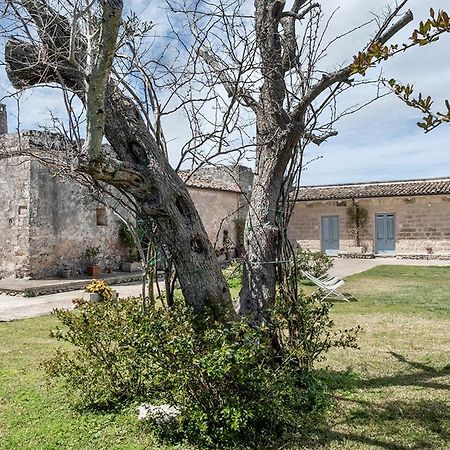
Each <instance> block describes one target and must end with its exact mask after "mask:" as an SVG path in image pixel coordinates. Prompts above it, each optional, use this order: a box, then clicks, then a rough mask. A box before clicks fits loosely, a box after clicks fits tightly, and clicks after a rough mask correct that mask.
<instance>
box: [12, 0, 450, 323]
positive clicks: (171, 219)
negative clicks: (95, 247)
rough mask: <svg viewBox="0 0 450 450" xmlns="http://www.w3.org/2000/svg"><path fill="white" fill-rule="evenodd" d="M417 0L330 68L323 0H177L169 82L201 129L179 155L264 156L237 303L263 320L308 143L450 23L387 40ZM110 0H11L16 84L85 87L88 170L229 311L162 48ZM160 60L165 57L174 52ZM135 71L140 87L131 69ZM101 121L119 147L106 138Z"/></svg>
mask: <svg viewBox="0 0 450 450" xmlns="http://www.w3.org/2000/svg"><path fill="white" fill-rule="evenodd" d="M407 1H408V0H404V1H402V2H401V3H399V4H397V5H396V6H395V7H393V8H391V9H389V11H388V12H387V13H386V14H385V15H384V16H382V17H378V18H376V20H375V23H376V25H377V29H376V32H375V35H374V36H372V37H368V39H367V42H366V44H364V45H363V48H362V49H361V51H360V52H359V54H358V55H356V56H355V57H353V58H352V57H351V55H349V57H350V59H351V61H352V62H351V63H349V64H342V65H341V67H340V68H339V69H337V70H333V71H330V70H327V69H324V64H323V61H324V60H326V57H327V54H328V52H329V51H330V48H331V46H332V45H336V43H337V42H338V41H339V39H340V38H341V37H342V35H341V36H338V37H336V38H335V39H333V40H332V41H331V42H324V40H325V34H326V31H327V30H328V27H329V24H330V22H329V21H326V20H325V21H324V18H323V15H322V13H321V6H320V3H319V2H313V1H311V0H293V1H292V2H291V5H290V7H289V8H288V7H287V5H286V1H285V0H255V1H254V4H253V6H252V5H251V3H250V2H249V1H244V0H229V1H226V0H219V1H217V2H201V1H200V2H192V1H187V0H186V1H178V2H177V1H170V2H169V1H167V4H168V6H169V8H170V9H171V10H172V11H173V12H178V13H183V14H184V17H187V18H189V24H190V34H189V36H188V37H186V36H181V35H180V34H179V33H180V31H179V30H177V28H176V27H174V28H173V32H174V34H175V36H177V37H179V46H180V47H181V49H177V50H176V51H177V52H178V55H179V58H175V60H176V61H177V64H178V63H179V60H180V59H183V58H185V59H186V61H187V62H185V64H178V66H172V67H171V71H170V77H169V78H171V80H168V79H167V78H165V77H164V76H162V77H161V78H159V79H158V80H159V87H162V88H165V89H167V92H170V94H169V98H170V100H172V101H173V104H174V105H175V106H174V107H173V108H172V111H175V110H184V111H185V112H186V113H187V114H188V115H189V117H190V119H191V120H190V125H191V131H192V139H190V140H189V142H188V143H187V144H186V145H185V146H184V147H183V148H182V149H181V155H182V159H181V162H180V166H181V164H182V163H183V162H184V163H187V162H189V163H191V165H192V166H199V165H202V164H208V163H211V162H214V161H217V160H220V159H222V160H223V159H224V158H231V157H232V156H231V155H232V154H234V155H235V156H234V158H235V161H236V162H237V161H239V160H240V159H241V158H243V157H246V156H247V155H248V154H249V152H250V153H251V155H252V156H254V159H255V177H254V183H253V188H252V195H251V199H249V212H248V217H247V222H246V228H245V236H244V245H245V251H246V252H245V259H244V264H245V270H244V280H243V287H242V290H241V293H240V296H239V301H238V304H237V311H238V313H239V314H242V315H246V316H248V317H250V318H251V319H252V320H253V321H254V322H255V323H259V322H260V321H261V320H263V319H264V316H265V311H266V310H267V308H268V307H270V306H271V305H272V304H273V302H274V299H275V292H276V281H277V273H278V274H283V273H284V274H285V275H286V270H285V269H284V268H283V266H282V264H283V261H284V260H285V259H286V258H290V254H289V252H290V250H291V248H290V244H289V242H288V240H287V238H286V229H287V226H288V223H289V215H290V211H291V210H292V204H293V203H292V202H291V201H290V198H291V197H290V196H291V188H292V186H293V185H294V184H296V183H297V182H298V179H299V174H300V171H301V168H302V166H303V151H304V149H305V148H306V147H307V146H308V145H310V144H311V143H314V144H316V145H320V144H321V143H322V142H324V141H325V140H326V139H328V138H330V137H332V136H335V135H336V134H337V132H336V130H335V129H334V124H335V122H336V121H337V120H338V119H339V118H340V117H342V116H344V115H347V114H351V113H353V112H356V111H358V110H359V109H361V107H362V105H359V106H355V107H354V108H351V109H349V110H344V111H339V110H338V108H337V106H336V105H337V100H338V98H339V96H340V95H341V94H342V93H344V92H345V91H347V90H348V89H352V88H356V87H357V86H359V85H361V84H367V83H374V84H375V85H376V86H379V85H380V84H382V83H384V82H386V80H384V79H383V78H382V77H376V79H375V80H366V79H365V78H363V76H364V75H365V73H366V71H368V70H369V69H370V68H372V67H373V66H374V65H376V64H377V63H378V62H380V61H382V60H384V59H387V58H389V57H392V56H394V55H395V54H397V53H399V52H401V51H404V50H406V49H407V48H409V47H411V46H414V45H423V44H424V43H431V42H434V41H435V40H436V37H438V35H439V34H441V33H443V32H447V31H449V29H450V27H449V26H448V23H446V22H445V20H444V19H445V16H443V15H442V14H441V12H439V15H438V17H437V18H436V19H435V18H433V22H430V24H429V25H427V26H426V27H425V28H426V29H425V28H423V26H422V25H421V26H420V27H419V29H418V30H415V31H414V32H413V34H412V40H411V42H410V43H409V44H407V45H405V46H401V47H398V46H395V45H392V46H389V47H388V46H387V42H388V41H389V40H391V39H392V38H393V37H394V36H395V35H396V34H397V33H398V31H400V30H401V29H403V28H404V27H405V26H406V25H407V24H408V23H409V22H411V21H412V19H413V16H412V13H411V11H406V12H402V11H403V10H404V8H405V7H406V4H407ZM99 4H100V8H97V7H96V3H95V2H87V1H86V2H85V1H75V2H71V1H69V0H59V1H56V2H55V3H54V4H53V3H51V4H50V2H49V1H47V0H12V1H11V2H9V3H8V7H10V8H11V11H10V14H11V17H12V18H13V23H14V26H15V27H16V29H20V30H22V33H23V35H22V36H21V37H19V38H17V37H16V38H12V39H10V40H9V41H8V42H7V45H6V55H5V60H6V62H7V73H8V76H9V78H10V80H11V81H12V83H13V85H14V86H15V87H16V88H18V89H26V88H29V87H32V86H36V85H39V84H42V83H56V84H58V85H60V86H62V87H63V88H64V89H66V90H68V91H71V92H74V93H76V95H78V97H79V98H80V99H81V100H82V101H83V102H84V104H85V107H86V110H87V124H88V127H87V128H88V139H87V142H86V144H85V145H84V147H83V148H82V149H81V155H79V156H81V158H80V159H79V161H80V163H79V166H78V170H79V171H81V172H83V173H85V174H87V175H89V176H90V177H92V179H94V180H95V181H96V182H100V183H106V184H109V185H111V186H114V187H115V188H117V189H118V190H119V191H120V192H122V193H123V194H124V195H126V196H128V197H129V198H130V199H131V201H133V202H134V203H135V204H136V205H138V207H139V214H140V216H141V218H142V220H144V221H145V220H152V221H154V222H155V223H156V224H157V229H158V232H159V234H160V238H161V241H162V243H163V245H164V246H165V247H167V249H168V250H169V252H170V254H171V257H172V258H173V261H174V264H175V267H176V270H177V273H178V276H179V279H180V283H181V286H182V289H183V292H184V295H185V298H186V301H187V302H188V303H189V304H191V305H193V306H194V307H196V308H197V310H202V309H204V308H205V307H207V306H210V307H213V309H214V310H215V311H218V310H219V309H220V308H222V307H224V308H226V309H227V310H228V311H229V312H230V313H231V306H230V305H231V302H230V296H229V291H228V289H227V287H226V284H225V281H224V279H223V277H222V275H221V272H220V269H219V266H218V264H217V261H216V259H215V257H214V254H213V249H212V246H211V244H210V243H209V241H208V239H207V236H206V233H205V230H204V228H203V226H202V224H201V221H200V219H199V216H198V213H197V211H196V210H195V207H194V205H193V203H192V200H191V199H190V197H189V195H188V193H187V190H186V187H185V185H184V183H183V182H182V181H181V179H180V178H179V177H178V176H177V174H176V172H175V171H174V170H173V169H172V168H171V167H170V165H169V162H168V159H167V149H166V141H165V137H164V133H163V131H162V127H161V121H160V118H161V115H162V114H164V113H163V112H162V108H161V105H160V103H159V102H158V99H157V97H156V95H155V85H156V82H155V80H156V78H157V77H156V76H155V74H152V73H150V71H149V70H148V67H149V66H148V61H149V60H151V59H152V58H151V57H150V58H149V57H148V55H146V50H145V48H144V47H143V45H142V43H143V41H141V42H140V44H139V45H137V44H136V42H137V41H138V42H139V36H140V31H139V30H140V26H141V25H139V21H137V20H136V19H133V20H131V21H130V20H129V21H127V22H125V24H124V25H123V27H122V32H120V30H118V22H117V17H118V13H119V10H120V8H121V6H122V5H121V2H120V1H118V0H117V1H114V0H109V1H106V0H104V1H100V2H99ZM52 5H53V6H52ZM55 5H56V6H55ZM447 19H448V17H447ZM427 23H428V22H427ZM365 25H367V24H362V25H361V26H360V27H357V29H360V28H362V27H364V26H365ZM144 28H145V25H144ZM144 31H145V30H144ZM352 31H354V30H349V32H348V33H351V32H352ZM116 34H118V38H117V40H116V41H115V40H114V36H115V35H116ZM130 36H131V39H130ZM113 41H115V42H116V45H115V46H113V45H111V43H112V42H113ZM425 41H426V42H425ZM114 53H115V56H116V58H115V60H113V56H114ZM124 55H125V56H124ZM146 56H147V58H146ZM159 63H160V66H161V67H163V68H164V69H167V68H168V64H167V63H165V62H164V61H163V60H160V61H159ZM109 68H111V70H112V72H111V75H109ZM134 76H137V77H138V79H139V83H140V88H139V89H136V88H135V86H133V84H132V83H130V82H129V80H130V77H134ZM390 86H393V87H394V89H396V90H397V91H398V94H399V95H401V96H402V94H404V93H405V91H404V90H402V86H401V85H399V84H398V83H396V82H395V81H394V82H393V83H391V84H390ZM408 92H409V91H408ZM382 95H384V94H381V93H380V92H378V93H377V94H376V95H375V97H376V98H378V97H381V96H382ZM403 97H404V96H403ZM420 100H421V101H422V99H420ZM406 101H410V99H408V98H407V99H406ZM103 102H104V108H102V104H103ZM210 102H213V103H212V104H211V103H210ZM149 105H150V106H149ZM413 106H415V107H419V108H422V109H421V110H422V111H425V110H424V108H425V109H426V107H427V105H425V106H424V105H423V104H422V103H420V102H419V101H417V102H416V103H415V104H414V105H413ZM149 112H151V113H152V114H153V115H154V117H155V118H156V122H155V124H153V123H152V121H151V120H150V119H149ZM103 128H104V134H105V136H106V137H107V139H108V140H109V142H110V143H111V145H112V146H113V149H114V152H115V155H114V156H110V155H105V154H104V153H103V152H102V151H101V149H100V148H99V145H100V143H101V136H102V134H103ZM237 142H239V145H237ZM252 152H253V153H252ZM236 155H237V156H236ZM292 286H293V285H292ZM292 288H293V289H294V290H295V289H296V287H295V286H293V287H292Z"/></svg>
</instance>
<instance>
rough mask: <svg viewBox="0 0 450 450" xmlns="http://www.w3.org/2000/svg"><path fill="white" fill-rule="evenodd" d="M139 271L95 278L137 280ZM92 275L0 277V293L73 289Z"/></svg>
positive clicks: (30, 293)
mask: <svg viewBox="0 0 450 450" xmlns="http://www.w3.org/2000/svg"><path fill="white" fill-rule="evenodd" d="M141 277H142V275H141V273H140V272H113V273H105V274H103V273H102V274H100V275H99V276H98V277H97V278H98V279H100V280H106V281H107V282H108V284H111V285H115V284H123V283H128V282H137V281H139V280H140V279H141ZM92 279H93V277H89V276H87V275H84V276H77V277H72V278H55V279H43V280H27V279H22V278H3V279H0V293H4V294H19V295H24V296H30V297H34V296H36V295H42V294H55V293H57V292H67V291H75V290H78V289H82V288H84V286H86V284H88V283H90V282H91V281H92Z"/></svg>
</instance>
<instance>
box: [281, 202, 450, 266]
mask: <svg viewBox="0 0 450 450" xmlns="http://www.w3.org/2000/svg"><path fill="white" fill-rule="evenodd" d="M449 199H450V196H449V195H421V196H416V197H385V198H371V199H359V200H357V203H358V204H359V205H360V206H361V207H363V208H365V209H366V210H367V212H368V214H367V222H366V224H365V226H364V227H363V229H362V230H361V232H360V240H361V246H362V247H363V249H364V251H365V252H367V253H374V252H375V217H376V214H380V213H393V214H395V228H396V229H395V239H396V248H395V253H396V254H398V255H399V256H400V255H401V257H410V256H414V255H415V256H416V257H421V256H422V255H423V256H425V255H433V256H430V257H433V258H438V257H439V256H442V257H445V256H446V255H450V201H449ZM351 202H352V201H351V200H349V199H347V200H345V199H343V200H340V201H336V200H320V201H319V200H316V201H309V202H307V201H299V202H297V204H296V206H295V208H294V213H293V217H292V220H291V224H290V227H289V236H290V239H291V240H293V241H296V242H298V243H299V245H300V246H301V247H302V248H309V249H311V250H318V251H320V250H321V234H320V221H321V217H322V216H325V215H337V216H339V241H340V242H339V251H340V252H342V253H349V252H350V251H351V248H352V247H354V246H355V241H354V238H353V237H352V235H351V233H349V218H348V215H347V207H348V206H350V205H351Z"/></svg>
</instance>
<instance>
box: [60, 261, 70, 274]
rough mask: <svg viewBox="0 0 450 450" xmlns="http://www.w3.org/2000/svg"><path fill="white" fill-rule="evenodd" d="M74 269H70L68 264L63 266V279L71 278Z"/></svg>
mask: <svg viewBox="0 0 450 450" xmlns="http://www.w3.org/2000/svg"><path fill="white" fill-rule="evenodd" d="M71 272H72V269H71V268H70V266H69V265H68V264H65V263H64V264H63V265H62V269H61V277H62V278H70V275H71Z"/></svg>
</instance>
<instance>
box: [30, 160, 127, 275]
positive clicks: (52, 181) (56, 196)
mask: <svg viewBox="0 0 450 450" xmlns="http://www.w3.org/2000/svg"><path fill="white" fill-rule="evenodd" d="M30 199H31V205H32V206H31V212H30V272H31V276H32V277H35V278H41V277H48V276H56V275H58V273H59V272H60V271H61V269H62V267H63V265H66V266H68V267H71V268H72V272H73V273H77V272H78V273H82V272H83V271H84V270H85V268H86V264H87V263H86V258H85V256H84V253H85V251H86V249H87V248H88V247H92V246H95V247H96V246H100V249H101V253H100V258H99V260H100V266H101V267H102V269H103V270H105V269H106V268H111V269H117V268H118V267H119V265H120V262H121V261H123V260H124V258H125V257H126V255H127V250H126V249H125V248H124V247H123V245H122V243H121V242H120V238H119V230H120V227H121V226H122V223H121V221H120V220H119V219H118V218H117V217H116V216H115V215H114V214H113V212H112V211H111V210H110V209H108V208H104V207H103V206H102V205H101V204H100V203H98V202H97V201H95V200H94V199H93V198H92V196H91V195H90V194H89V192H88V191H87V190H86V189H85V188H82V187H80V186H78V185H76V184H75V183H73V182H67V181H63V180H61V179H59V178H56V177H54V176H52V175H51V174H50V172H49V171H48V169H47V168H45V167H44V166H43V165H42V164H40V163H39V162H38V161H32V163H31V183H30ZM97 208H100V209H103V210H104V211H103V212H102V214H105V213H106V225H100V224H99V225H98V224H97ZM102 219H103V218H102ZM103 223H105V222H103Z"/></svg>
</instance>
